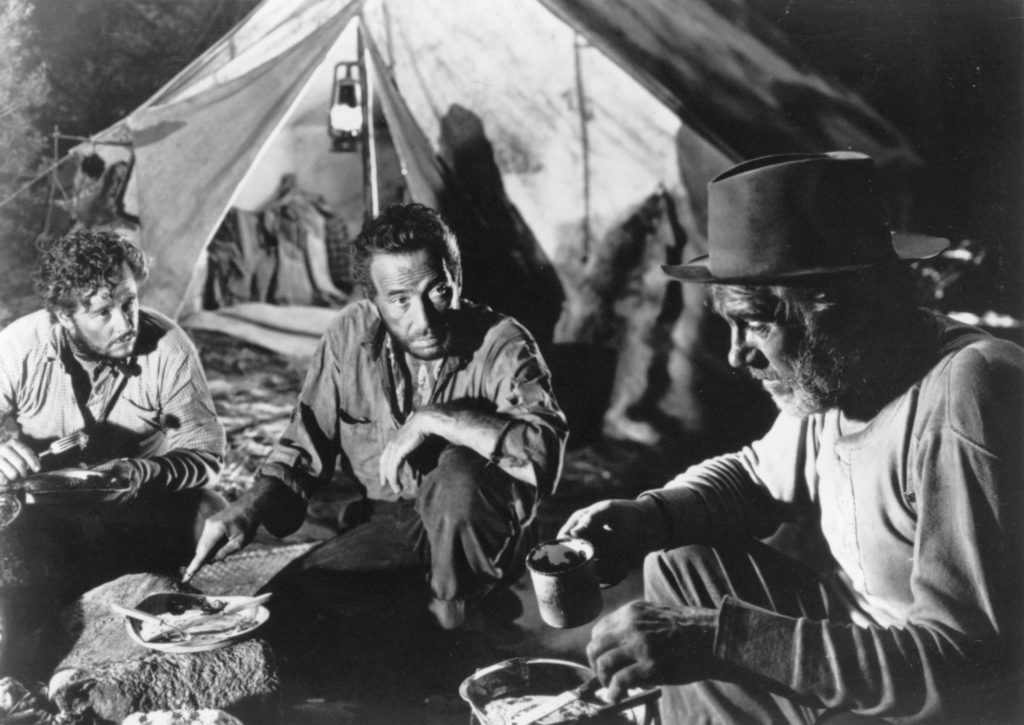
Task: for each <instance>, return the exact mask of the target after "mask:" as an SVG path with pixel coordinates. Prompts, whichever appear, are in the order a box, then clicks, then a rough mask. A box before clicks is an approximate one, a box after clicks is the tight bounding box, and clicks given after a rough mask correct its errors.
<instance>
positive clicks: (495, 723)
mask: <svg viewBox="0 0 1024 725" xmlns="http://www.w3.org/2000/svg"><path fill="white" fill-rule="evenodd" d="M554 697H556V695H516V696H514V697H499V698H497V699H494V700H491V701H490V702H488V703H487V704H485V705H484V706H483V715H484V720H485V722H486V723H487V725H517V723H520V722H523V721H524V720H526V719H528V716H529V714H530V711H531V710H533V709H534V708H535V707H539V706H541V705H543V704H545V703H546V702H548V701H550V700H551V699H552V698H554ZM604 705H605V703H603V702H591V701H589V700H573V701H572V702H569V703H567V704H566V705H565V707H563V708H561V709H559V710H556V711H555V712H553V713H551V714H550V715H548V716H547V717H544V718H541V719H540V720H538V721H537V725H553V723H560V722H566V721H569V722H571V721H573V720H578V719H580V718H582V717H584V716H588V717H592V716H593V715H594V714H596V713H597V711H598V710H600V709H601V708H602V707H604ZM601 722H602V723H609V724H610V725H616V724H618V723H631V722H633V721H632V720H630V718H629V716H627V715H625V714H623V713H615V714H609V715H607V716H606V718H605V719H602V720H601Z"/></svg>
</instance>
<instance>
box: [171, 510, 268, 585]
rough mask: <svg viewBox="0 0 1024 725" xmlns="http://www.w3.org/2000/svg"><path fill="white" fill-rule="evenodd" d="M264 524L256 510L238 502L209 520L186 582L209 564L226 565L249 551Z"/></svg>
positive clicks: (188, 571) (186, 575) (187, 571)
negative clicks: (248, 547)
mask: <svg viewBox="0 0 1024 725" xmlns="http://www.w3.org/2000/svg"><path fill="white" fill-rule="evenodd" d="M260 523H261V522H260V519H259V516H258V515H257V513H256V509H255V507H253V506H251V505H249V504H247V503H243V502H236V503H234V504H232V505H231V506H228V507H227V508H226V509H224V510H223V511H218V512H217V513H216V514H214V515H213V516H211V517H210V518H208V519H207V520H206V523H204V524H203V533H202V535H201V536H200V537H199V544H198V545H196V553H195V556H193V557H192V561H191V562H190V563H189V565H188V568H187V569H185V574H184V576H182V578H181V580H182V582H187V581H188V580H190V579H191V578H192V577H194V576H195V575H196V572H198V571H199V570H200V569H201V568H202V567H203V566H204V565H206V564H207V563H209V562H211V561H222V560H223V559H225V558H226V557H228V556H230V555H231V554H234V553H235V552H236V551H239V550H241V549H243V548H245V546H246V545H248V543H249V542H250V541H252V538H253V537H254V536H255V535H256V531H257V530H258V529H259V527H260Z"/></svg>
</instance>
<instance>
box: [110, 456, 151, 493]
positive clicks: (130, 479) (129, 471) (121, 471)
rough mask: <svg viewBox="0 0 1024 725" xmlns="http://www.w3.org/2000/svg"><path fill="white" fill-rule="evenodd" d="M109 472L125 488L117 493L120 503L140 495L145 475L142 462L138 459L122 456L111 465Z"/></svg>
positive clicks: (117, 483)
mask: <svg viewBox="0 0 1024 725" xmlns="http://www.w3.org/2000/svg"><path fill="white" fill-rule="evenodd" d="M109 472H110V475H111V477H112V478H113V479H114V482H115V484H116V485H117V486H119V487H121V488H123V489H124V491H123V492H121V493H119V494H118V495H117V499H116V501H117V502H118V503H128V502H130V501H134V500H135V499H136V498H138V496H139V490H140V489H141V488H142V481H143V478H144V477H145V472H144V470H143V466H142V462H141V461H140V460H137V459H131V458H121V459H119V460H117V461H114V463H113V464H112V465H111V466H110V468H109Z"/></svg>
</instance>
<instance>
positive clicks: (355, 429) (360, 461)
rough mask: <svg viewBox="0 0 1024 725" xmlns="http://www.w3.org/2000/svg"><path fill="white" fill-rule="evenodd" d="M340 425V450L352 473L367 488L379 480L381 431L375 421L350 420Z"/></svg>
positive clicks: (382, 447) (381, 448) (381, 445)
mask: <svg viewBox="0 0 1024 725" xmlns="http://www.w3.org/2000/svg"><path fill="white" fill-rule="evenodd" d="M351 420H352V421H353V422H345V421H344V420H343V422H342V425H341V431H340V434H341V448H342V451H344V453H345V456H346V457H347V458H348V461H349V463H350V464H351V466H352V472H353V473H354V474H355V476H356V478H358V479H359V481H360V483H362V484H363V485H364V486H366V487H367V488H372V487H374V486H375V485H376V484H377V482H378V480H379V479H380V454H381V453H382V452H383V451H384V446H383V440H384V439H383V431H382V430H381V428H380V425H379V424H378V422H377V421H375V420H372V419H369V418H366V419H362V420H360V419H357V418H352V419H351Z"/></svg>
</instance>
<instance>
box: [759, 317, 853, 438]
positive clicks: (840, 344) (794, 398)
mask: <svg viewBox="0 0 1024 725" xmlns="http://www.w3.org/2000/svg"><path fill="white" fill-rule="evenodd" d="M863 340H864V337H863V336H862V335H860V334H859V333H858V332H856V331H849V330H846V331H842V330H837V331H823V330H806V331H805V332H804V335H803V336H802V337H801V339H800V342H799V343H798V345H797V349H796V351H795V353H794V355H793V358H792V364H791V366H790V369H789V370H785V371H772V370H753V369H749V368H748V370H749V372H750V374H751V376H752V377H754V378H755V379H756V380H761V381H767V382H770V383H774V384H776V385H777V387H779V388H781V389H782V391H783V392H781V393H778V394H775V393H772V400H773V401H774V403H775V405H776V406H777V407H778V408H779V410H780V411H781V412H782V413H785V414H786V415H792V416H794V417H798V418H803V417H806V416H808V415H813V414H815V413H822V412H824V411H826V410H828V409H830V408H837V407H842V406H843V405H844V403H846V402H847V401H849V400H850V399H851V398H855V397H857V395H858V391H859V390H861V389H866V388H870V385H869V378H870V377H871V376H870V375H867V371H866V370H865V365H864V360H865V354H864V348H863V344H862V343H863ZM769 392H771V391H769Z"/></svg>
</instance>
